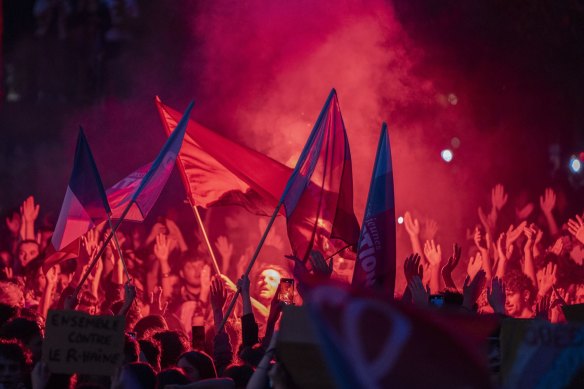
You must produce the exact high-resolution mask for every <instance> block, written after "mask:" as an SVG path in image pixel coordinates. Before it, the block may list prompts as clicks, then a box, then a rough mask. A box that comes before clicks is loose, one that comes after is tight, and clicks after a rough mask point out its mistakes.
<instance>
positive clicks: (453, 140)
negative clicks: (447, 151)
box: [450, 136, 460, 149]
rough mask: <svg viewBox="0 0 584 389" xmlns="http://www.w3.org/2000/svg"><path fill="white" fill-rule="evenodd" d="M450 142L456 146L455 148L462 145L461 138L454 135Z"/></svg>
mask: <svg viewBox="0 0 584 389" xmlns="http://www.w3.org/2000/svg"><path fill="white" fill-rule="evenodd" d="M450 144H451V145H452V147H454V148H455V149H457V148H459V147H460V139H458V137H456V136H455V137H454V138H452V139H451V140H450Z"/></svg>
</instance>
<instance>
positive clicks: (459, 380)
mask: <svg viewBox="0 0 584 389" xmlns="http://www.w3.org/2000/svg"><path fill="white" fill-rule="evenodd" d="M308 306H309V308H310V312H311V318H312V321H313V322H314V324H315V329H316V335H317V336H318V337H319V338H320V340H321V345H320V348H321V351H322V354H323V356H324V358H325V360H326V364H327V366H328V367H329V371H330V373H331V375H332V376H333V377H334V380H335V383H336V386H337V387H339V388H357V387H359V388H386V387H395V388H426V387H427V388H430V387H431V388H461V387H468V388H490V387H491V385H490V381H489V373H488V369H487V360H486V354H485V353H484V352H483V347H485V348H486V338H487V336H488V335H489V334H490V333H492V331H493V330H494V329H495V328H496V326H497V322H498V320H497V318H496V317H494V316H485V315H483V316H477V315H462V314H456V315H455V314H454V313H448V312H440V313H437V312H431V311H422V310H418V309H416V308H415V307H413V306H407V305H403V304H400V303H398V302H388V301H387V300H386V297H385V296H382V295H379V296H377V295H376V296H373V295H372V294H366V295H363V294H362V295H359V294H358V293H357V292H353V293H351V292H349V291H347V290H346V289H345V288H342V287H338V286H337V287H335V286H331V285H327V286H320V287H318V288H316V289H315V290H313V292H312V293H311V296H310V298H309V301H308ZM449 316H453V320H452V321H450V320H449V319H448V317H449ZM462 322H465V323H466V324H465V326H462V327H461V326H460V323H462ZM466 328H473V331H472V332H466V331H465V329H466Z"/></svg>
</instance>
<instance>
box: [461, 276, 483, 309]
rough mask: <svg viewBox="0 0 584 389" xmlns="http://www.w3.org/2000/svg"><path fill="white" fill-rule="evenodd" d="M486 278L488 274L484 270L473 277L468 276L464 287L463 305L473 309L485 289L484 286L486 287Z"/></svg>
mask: <svg viewBox="0 0 584 389" xmlns="http://www.w3.org/2000/svg"><path fill="white" fill-rule="evenodd" d="M471 280H472V281H471ZM486 280H487V274H486V273H485V271H484V270H479V271H478V272H477V274H476V276H474V278H472V279H471V278H470V277H469V276H467V277H466V279H465V280H464V285H463V287H462V296H463V300H462V306H463V307H465V308H466V309H469V310H472V309H473V307H474V305H475V303H476V302H477V300H478V298H479V296H480V295H481V293H482V291H483V288H484V287H485V282H486Z"/></svg>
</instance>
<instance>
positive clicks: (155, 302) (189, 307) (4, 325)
mask: <svg viewBox="0 0 584 389" xmlns="http://www.w3.org/2000/svg"><path fill="white" fill-rule="evenodd" d="M508 199H509V195H508V194H507V193H506V192H505V189H504V187H503V186H502V185H496V186H495V187H494V188H493V190H492V193H491V210H490V212H489V213H488V214H487V213H485V212H483V211H482V209H481V208H479V211H478V217H477V225H476V226H475V227H474V229H471V231H470V234H469V240H470V241H471V242H472V245H469V246H470V247H466V248H465V249H464V250H463V249H462V248H461V247H460V246H459V245H458V244H454V245H453V251H452V253H451V254H450V253H448V254H446V253H444V254H443V250H442V246H443V244H442V245H441V244H439V243H438V242H437V241H436V240H435V238H436V231H437V229H438V227H437V225H436V223H433V222H430V223H425V225H424V226H421V224H424V223H420V221H419V220H418V219H417V218H415V217H414V216H412V214H411V213H409V212H407V213H405V215H404V223H403V228H404V229H405V231H406V232H407V235H408V236H409V238H410V242H411V252H412V254H411V255H410V256H408V257H407V258H406V259H405V261H403V267H402V262H401V261H398V269H402V268H403V274H402V272H401V271H399V272H398V273H400V274H398V277H397V278H398V280H399V281H401V282H397V285H398V290H396V293H395V296H394V297H395V299H396V300H401V301H402V302H403V303H405V304H410V303H411V304H414V305H416V306H419V307H420V309H425V310H428V311H431V312H433V314H440V313H439V312H440V311H441V310H444V309H449V310H456V311H459V312H464V313H468V314H477V313H478V314H488V313H495V314H498V315H504V316H509V317H514V318H534V317H538V318H541V319H545V320H549V321H551V322H552V323H561V322H565V321H566V318H565V317H564V313H563V311H562V307H564V306H566V305H573V304H579V303H584V272H583V269H584V220H583V219H584V215H582V214H577V215H573V217H571V218H569V219H567V220H557V218H556V216H555V213H554V210H555V208H556V206H557V196H556V192H554V190H552V189H546V190H545V192H544V193H543V194H542V195H541V197H540V198H539V204H538V206H535V205H533V204H532V203H528V204H526V205H525V206H524V207H523V208H522V209H516V210H512V212H509V210H510V208H511V207H510V205H509V204H507V203H508ZM39 211H40V207H39V205H38V204H36V202H35V200H34V198H33V197H32V196H31V197H29V198H28V199H26V200H25V201H24V202H23V203H22V205H21V206H20V207H19V209H14V210H13V211H8V212H7V213H6V214H7V217H6V218H5V220H4V223H5V227H6V228H5V229H4V231H6V233H5V235H4V236H2V237H1V240H0V242H1V246H0V268H1V271H0V311H1V313H0V386H1V387H4V388H27V387H32V388H35V389H38V388H52V387H55V388H56V387H72V388H83V387H86V388H107V387H112V388H114V387H115V388H134V387H135V388H165V387H167V388H171V387H177V386H175V385H179V386H180V387H189V388H191V387H192V388H199V387H201V388H203V387H205V388H206V387H209V388H211V387H213V388H233V387H237V388H239V387H248V388H264V387H270V386H271V387H282V388H284V387H294V386H295V385H294V377H293V376H291V375H290V374H289V373H287V371H286V368H285V366H283V364H282V361H281V360H279V358H278V347H277V345H278V344H277V330H278V327H279V321H280V319H281V316H282V308H283V305H284V302H283V301H281V299H280V294H279V288H280V286H279V285H280V280H281V279H283V278H295V280H296V282H297V283H298V288H297V293H296V295H295V296H294V303H295V304H297V305H302V300H303V298H307V296H308V293H309V289H310V287H309V286H308V285H304V284H303V279H304V277H303V274H306V273H313V274H314V275H317V276H319V277H320V278H321V279H322V278H331V277H332V278H336V279H337V281H339V280H341V282H343V280H345V281H344V282H346V281H347V280H346V278H344V277H342V276H338V274H334V273H335V268H336V267H335V266H334V265H333V262H335V261H338V260H340V259H338V258H333V259H331V260H329V261H327V260H326V259H325V258H324V257H323V256H322V255H321V254H320V253H318V252H315V251H313V252H311V254H310V256H309V258H308V260H307V262H305V263H303V262H302V261H300V260H298V259H296V258H294V257H289V259H285V258H274V261H261V262H260V263H258V264H256V266H255V267H254V269H253V271H252V272H251V274H250V275H249V277H247V276H245V275H243V276H241V274H242V273H243V269H244V268H245V266H246V265H247V261H246V260H248V259H249V258H242V259H240V260H239V261H234V260H232V258H230V257H231V256H233V248H232V246H231V245H230V243H229V239H228V238H226V237H222V238H221V239H219V240H218V241H217V242H215V247H216V248H217V249H218V250H217V251H218V254H219V255H218V258H217V259H218V262H219V263H218V266H217V267H215V266H214V264H213V262H212V261H210V260H209V255H208V254H207V253H206V246H205V245H199V246H198V247H197V248H194V247H189V245H188V244H187V243H186V240H185V238H184V236H183V232H182V231H181V229H180V228H179V227H178V226H177V224H176V223H175V222H174V221H173V220H171V219H170V218H168V217H159V218H158V219H157V221H156V223H155V224H154V226H153V227H152V229H151V230H150V232H149V233H148V234H141V233H140V231H141V230H140V229H133V228H129V229H124V230H123V232H120V231H118V232H117V233H116V237H117V242H118V243H119V247H118V246H117V245H116V244H115V243H114V241H112V242H111V243H110V244H109V245H108V246H107V248H106V250H105V252H104V254H103V255H102V256H101V257H100V258H97V261H96V262H95V266H94V267H93V268H90V264H91V262H92V261H91V260H92V259H93V258H94V257H95V254H96V253H97V252H98V250H99V248H100V246H101V242H102V241H103V239H104V237H105V236H107V234H108V233H109V232H108V230H107V229H106V228H101V227H98V228H95V229H93V230H91V231H89V232H88V233H87V234H86V235H85V236H83V237H82V239H81V242H80V251H79V255H78V256H76V257H74V258H68V259H64V260H62V261H60V262H59V263H57V264H56V265H54V266H52V267H50V268H49V269H47V266H46V263H45V260H46V255H47V252H50V240H51V234H52V228H51V226H47V225H42V226H40V224H41V223H39V221H38V220H37V219H38V218H39ZM511 213H512V214H511ZM506 220H507V221H509V222H510V223H509V224H508V225H504V221H506ZM422 227H423V228H422ZM462 242H465V241H462ZM444 251H446V250H444ZM345 261H346V260H345ZM86 271H89V277H88V278H87V281H86V282H85V283H83V284H82V285H81V286H80V291H79V293H78V294H77V295H76V296H75V295H74V293H72V292H73V291H74V290H75V289H76V288H77V287H78V286H79V282H80V279H81V278H82V276H83V274H85V272H86ZM218 271H219V272H220V273H222V274H217V273H218ZM236 273H237V274H239V276H240V277H239V279H238V280H237V281H236V282H234V281H233V280H232V278H234V277H233V275H234V274H236ZM128 276H129V279H128ZM230 277H231V278H230ZM236 290H239V291H240V292H241V293H240V296H239V297H237V295H236V298H237V304H236V305H235V310H234V312H233V314H232V315H230V316H229V317H227V318H226V319H225V321H226V325H225V326H224V327H222V328H220V330H219V331H217V330H216V329H217V328H219V327H220V325H219V324H220V323H222V322H223V320H224V313H225V308H226V306H227V304H228V302H229V301H230V299H231V297H232V296H233V295H234V292H235V291H236ZM51 309H75V310H79V311H83V312H86V313H88V314H91V315H123V316H125V318H126V319H125V323H126V324H125V325H126V329H125V330H126V333H125V347H124V361H123V365H122V367H121V368H120V369H119V371H118V372H117V373H116V374H115V375H114V376H111V377H106V376H90V375H83V374H75V375H72V376H71V375H64V374H51V372H50V371H49V369H48V366H47V364H46V363H45V362H44V361H43V356H42V343H43V338H44V325H45V323H44V321H45V318H46V317H47V313H48V311H49V310H51ZM195 329H197V330H196V331H195Z"/></svg>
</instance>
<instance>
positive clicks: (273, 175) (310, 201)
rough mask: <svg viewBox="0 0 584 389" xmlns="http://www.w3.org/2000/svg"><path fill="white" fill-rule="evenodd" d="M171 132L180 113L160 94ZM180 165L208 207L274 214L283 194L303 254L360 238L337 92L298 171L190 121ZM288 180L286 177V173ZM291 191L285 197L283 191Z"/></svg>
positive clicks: (193, 195)
mask: <svg viewBox="0 0 584 389" xmlns="http://www.w3.org/2000/svg"><path fill="white" fill-rule="evenodd" d="M157 104H158V109H159V112H160V117H161V119H162V122H163V123H164V125H165V128H166V130H167V133H170V132H171V131H172V129H173V128H174V127H175V126H176V122H177V118H178V117H180V116H179V113H178V112H177V111H175V110H173V109H172V108H170V107H168V106H166V105H164V104H163V103H162V102H161V101H160V99H157ZM178 161H179V167H180V171H181V175H182V178H183V183H184V184H185V187H186V189H187V193H188V195H189V199H190V201H191V202H192V203H193V204H196V205H201V206H203V207H210V206H214V205H240V206H244V207H245V208H247V209H248V210H250V211H251V212H254V213H256V214H260V215H268V214H270V213H271V212H272V211H273V209H274V208H275V207H276V205H277V204H278V200H279V199H280V198H281V199H282V201H283V202H284V206H285V208H284V210H282V213H283V214H284V215H286V217H287V224H288V237H289V240H290V244H291V246H292V248H293V250H294V252H295V253H296V255H297V256H299V257H302V258H304V257H306V256H307V255H308V253H309V251H310V249H311V248H312V247H313V246H314V245H315V246H316V247H317V248H318V249H320V250H321V251H322V252H323V253H325V254H332V253H333V252H335V251H336V250H337V247H336V246H342V247H344V246H347V245H351V244H356V243H357V239H358V235H359V226H358V223H357V220H356V218H355V216H354V213H353V197H352V196H353V182H352V173H351V155H350V152H349V147H348V140H347V136H346V133H345V128H344V125H343V122H342V118H341V116H340V110H339V106H338V100H337V97H336V92H335V91H334V90H333V91H332V92H331V95H330V97H329V99H328V100H327V103H326V104H325V108H324V109H323V113H322V114H321V116H320V117H319V120H318V121H317V124H316V125H315V128H314V130H313V132H312V134H311V135H310V138H309V142H308V143H307V146H306V147H305V150H304V152H303V153H302V156H301V159H300V160H299V162H298V167H297V169H296V170H297V173H295V174H294V177H291V174H292V173H293V170H292V169H290V168H289V167H287V166H285V165H283V164H281V163H279V162H277V161H275V160H273V159H271V158H269V157H268V156H266V155H264V154H261V153H259V152H257V151H255V150H252V149H250V148H248V147H245V146H242V145H240V144H238V143H235V142H233V141H230V140H229V139H226V138H224V137H222V136H221V135H219V134H217V133H215V132H213V131H211V130H209V129H207V128H205V127H203V126H202V125H200V124H198V123H196V122H194V121H192V120H191V121H190V122H189V125H188V128H187V132H186V135H185V140H184V145H183V148H182V149H181V152H180V154H179V158H178ZM289 177H291V178H290V181H288V178H289ZM284 192H286V193H287V195H286V196H284V197H282V194H283V193H284Z"/></svg>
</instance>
